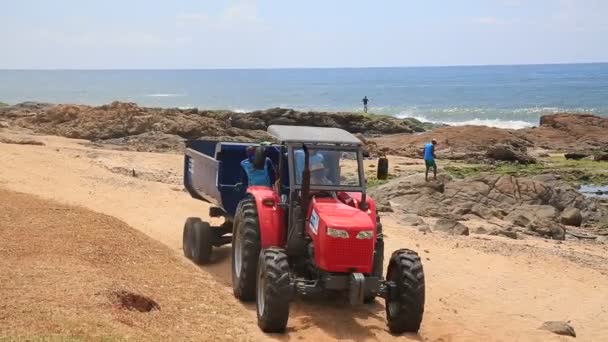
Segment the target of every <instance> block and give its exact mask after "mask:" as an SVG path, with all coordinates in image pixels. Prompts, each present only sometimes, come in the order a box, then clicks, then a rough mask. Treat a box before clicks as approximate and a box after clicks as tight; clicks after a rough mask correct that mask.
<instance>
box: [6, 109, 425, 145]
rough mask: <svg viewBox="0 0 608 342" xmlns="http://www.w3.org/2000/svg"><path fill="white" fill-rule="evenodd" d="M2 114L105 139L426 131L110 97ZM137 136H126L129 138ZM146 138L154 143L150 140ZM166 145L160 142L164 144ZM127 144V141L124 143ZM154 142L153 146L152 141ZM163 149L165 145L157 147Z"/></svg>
mask: <svg viewBox="0 0 608 342" xmlns="http://www.w3.org/2000/svg"><path fill="white" fill-rule="evenodd" d="M0 119H2V120H6V121H8V122H11V123H12V124H14V125H16V126H18V127H25V128H29V129H32V130H33V131H34V132H40V133H44V134H52V135H60V136H65V137H68V138H82V139H88V140H93V141H99V142H101V143H103V141H104V140H112V141H110V143H112V144H114V143H117V142H118V143H119V145H124V144H123V142H121V141H116V140H115V139H123V138H126V137H132V136H138V137H143V138H146V136H147V135H148V136H149V135H159V134H160V135H161V136H162V134H164V135H170V136H177V137H179V138H182V139H201V138H202V139H214V140H220V139H221V140H228V141H260V140H269V139H270V137H269V136H268V135H267V133H266V129H267V127H268V126H269V125H276V124H284V125H300V126H317V127H338V128H343V129H345V130H347V131H349V132H352V133H365V134H367V135H369V134H393V133H413V132H421V131H424V126H425V125H424V124H422V123H420V122H419V121H417V120H415V119H398V118H391V117H379V116H378V117H376V116H364V115H360V114H356V113H326V112H298V111H294V110H291V109H283V108H272V109H268V110H263V111H254V112H250V113H234V112H230V111H211V110H199V109H196V108H195V109H185V110H182V109H175V108H166V109H163V108H146V107H140V106H138V105H136V104H134V103H122V102H113V103H111V104H108V105H103V106H98V107H91V106H84V105H50V104H42V103H33V102H27V103H22V104H18V105H15V106H8V107H3V108H0ZM131 140H132V141H141V139H139V138H136V139H128V141H131ZM148 142H153V141H151V140H150V139H148ZM164 145H166V144H164V143H163V146H164ZM127 146H129V145H127ZM150 146H152V147H154V146H155V145H154V144H152V145H150ZM159 149H160V150H164V149H165V148H164V147H159Z"/></svg>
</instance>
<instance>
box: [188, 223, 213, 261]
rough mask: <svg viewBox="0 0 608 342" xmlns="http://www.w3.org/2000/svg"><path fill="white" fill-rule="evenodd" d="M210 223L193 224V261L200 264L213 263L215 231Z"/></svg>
mask: <svg viewBox="0 0 608 342" xmlns="http://www.w3.org/2000/svg"><path fill="white" fill-rule="evenodd" d="M211 229H212V228H211V225H209V222H203V221H201V220H196V221H194V223H193V224H192V233H191V234H192V260H193V261H194V262H195V263H197V264H199V265H202V264H206V263H208V262H209V261H211V251H212V249H213V248H212V247H213V231H211Z"/></svg>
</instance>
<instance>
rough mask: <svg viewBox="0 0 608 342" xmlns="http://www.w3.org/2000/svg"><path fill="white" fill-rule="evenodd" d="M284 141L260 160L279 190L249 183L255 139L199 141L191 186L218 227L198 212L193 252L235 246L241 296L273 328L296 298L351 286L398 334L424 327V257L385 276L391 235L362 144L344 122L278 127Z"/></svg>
mask: <svg viewBox="0 0 608 342" xmlns="http://www.w3.org/2000/svg"><path fill="white" fill-rule="evenodd" d="M268 132H269V133H270V134H271V135H272V136H274V138H275V139H276V140H277V141H278V143H277V144H270V145H267V146H259V147H257V151H256V162H260V160H261V161H262V163H263V162H264V159H265V158H270V159H271V161H272V163H274V165H276V167H275V169H276V170H277V172H276V182H275V183H274V186H273V187H262V186H251V187H249V188H247V189H240V187H239V186H238V183H239V174H240V164H239V163H240V161H241V160H243V159H245V158H246V148H247V146H248V144H242V143H227V142H211V141H200V140H197V141H190V142H188V144H187V147H188V148H187V150H186V157H185V167H184V182H185V185H186V188H187V189H188V190H189V192H190V194H191V195H192V196H193V197H195V198H198V199H202V200H206V201H209V202H211V203H213V204H215V206H214V207H213V208H212V209H211V210H210V215H211V216H213V217H218V216H223V217H225V223H224V224H223V225H221V226H219V227H212V226H210V225H209V224H208V223H205V222H202V221H201V220H200V219H196V218H189V219H188V220H187V221H186V224H185V227H184V236H183V238H184V247H183V248H184V254H185V255H186V256H187V257H189V258H191V259H193V260H194V261H195V262H197V263H205V262H208V261H209V260H210V259H211V251H212V247H213V246H221V245H223V244H228V243H232V284H233V289H234V295H235V296H236V297H237V298H238V299H240V300H241V301H253V300H255V301H256V308H257V317H258V325H259V327H260V328H261V329H262V330H263V331H264V332H269V333H273V332H283V331H284V330H285V328H286V325H287V321H288V317H289V304H290V301H291V299H292V298H293V297H294V296H295V295H297V294H314V293H320V292H327V291H333V292H343V293H346V294H347V295H348V298H349V301H350V303H352V304H353V305H357V304H362V303H370V302H372V301H374V299H375V297H376V296H379V297H382V298H384V299H385V301H386V305H385V306H386V316H387V319H388V327H389V330H390V331H391V332H392V333H396V334H399V333H404V332H417V331H418V329H419V328H420V324H421V322H422V316H423V312H424V296H425V285H424V272H423V268H422V263H421V261H420V257H419V256H418V254H417V253H416V252H414V251H412V250H409V249H400V250H397V251H394V252H393V253H392V255H391V258H390V260H389V262H388V269H387V272H386V278H385V277H383V272H382V268H383V261H384V260H383V259H384V241H383V235H382V225H381V223H380V219H379V217H378V215H377V211H376V205H375V202H374V201H373V200H372V199H371V198H369V197H367V196H366V193H365V175H364V167H363V156H362V152H361V142H360V140H359V139H357V137H355V136H353V135H352V134H350V133H348V132H346V131H344V130H341V129H337V128H320V127H302V126H277V125H273V126H270V127H269V128H268Z"/></svg>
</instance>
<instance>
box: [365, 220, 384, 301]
mask: <svg viewBox="0 0 608 342" xmlns="http://www.w3.org/2000/svg"><path fill="white" fill-rule="evenodd" d="M376 236H377V238H376V245H375V246H374V265H373V269H372V274H371V276H372V277H377V278H382V267H384V266H383V265H384V237H383V234H382V222H380V216H378V213H377V212H376ZM377 295H378V294H377V293H372V292H367V293H366V294H365V297H364V298H363V303H365V304H371V303H373V302H374V300H375V299H376V296H377Z"/></svg>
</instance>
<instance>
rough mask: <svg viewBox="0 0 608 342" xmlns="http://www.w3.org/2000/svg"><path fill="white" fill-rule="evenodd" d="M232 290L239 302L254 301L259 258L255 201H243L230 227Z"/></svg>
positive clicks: (259, 243)
mask: <svg viewBox="0 0 608 342" xmlns="http://www.w3.org/2000/svg"><path fill="white" fill-rule="evenodd" d="M232 227H233V228H232V239H233V240H232V289H233V292H234V296H235V297H236V298H238V299H239V300H241V301H252V300H254V299H255V282H256V274H257V273H256V271H257V265H258V257H259V256H260V248H261V247H260V246H261V242H260V241H261V239H260V222H259V219H258V210H257V207H256V203H255V200H254V199H253V197H251V196H247V197H246V198H245V199H243V200H242V201H241V202H240V203H239V206H238V208H237V211H236V215H235V219H234V224H233V226H232Z"/></svg>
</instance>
